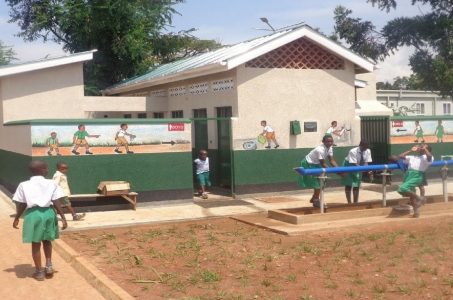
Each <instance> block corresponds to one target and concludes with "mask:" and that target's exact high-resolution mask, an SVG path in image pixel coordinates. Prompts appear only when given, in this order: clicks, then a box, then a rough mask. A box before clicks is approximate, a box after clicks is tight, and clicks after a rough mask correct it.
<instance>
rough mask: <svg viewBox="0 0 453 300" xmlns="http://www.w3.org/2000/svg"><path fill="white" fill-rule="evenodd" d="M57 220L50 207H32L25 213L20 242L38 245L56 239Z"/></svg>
mask: <svg viewBox="0 0 453 300" xmlns="http://www.w3.org/2000/svg"><path fill="white" fill-rule="evenodd" d="M58 236H59V234H58V219H57V215H56V214H55V211H54V210H53V208H52V207H38V206H35V207H32V208H29V209H27V210H26V211H25V216H24V229H23V232H22V241H23V242H24V243H39V242H41V241H53V240H55V239H57V238H58Z"/></svg>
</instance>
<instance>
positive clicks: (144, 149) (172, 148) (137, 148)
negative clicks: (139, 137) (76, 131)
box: [32, 144, 192, 156]
mask: <svg viewBox="0 0 453 300" xmlns="http://www.w3.org/2000/svg"><path fill="white" fill-rule="evenodd" d="M191 147H192V146H191V144H175V145H171V144H163V145H131V146H129V149H130V150H131V151H133V152H134V153H160V152H187V151H192V148H191ZM72 148H73V147H60V149H59V151H60V154H61V155H73V154H72V153H71V151H72ZM113 150H115V147H107V146H106V147H90V151H91V152H93V154H94V155H96V154H114V155H120V154H116V153H115V152H114V151H113ZM120 150H121V151H123V154H125V152H126V149H124V147H120ZM47 151H49V148H47V147H33V148H32V156H47ZM77 151H78V152H80V155H85V148H84V147H80V148H79V149H77ZM52 155H56V153H55V151H54V152H52Z"/></svg>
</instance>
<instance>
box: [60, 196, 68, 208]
mask: <svg viewBox="0 0 453 300" xmlns="http://www.w3.org/2000/svg"><path fill="white" fill-rule="evenodd" d="M58 201H60V205H61V207H68V206H71V201H69V197H68V196H64V197H62V198H59V199H58Z"/></svg>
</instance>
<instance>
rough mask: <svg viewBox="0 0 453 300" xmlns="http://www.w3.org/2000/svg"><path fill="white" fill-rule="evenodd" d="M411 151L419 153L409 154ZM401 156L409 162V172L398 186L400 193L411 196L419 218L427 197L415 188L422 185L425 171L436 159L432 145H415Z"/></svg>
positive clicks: (415, 214)
mask: <svg viewBox="0 0 453 300" xmlns="http://www.w3.org/2000/svg"><path fill="white" fill-rule="evenodd" d="M411 152H417V153H418V155H416V156H412V155H408V154H409V153H411ZM400 158H402V159H404V163H406V164H407V172H406V174H405V175H404V181H403V184H401V185H400V186H399V188H398V193H400V194H401V195H402V196H405V197H409V198H410V200H411V203H412V205H413V207H414V217H415V218H418V217H419V216H420V207H421V206H422V204H423V201H424V198H425V197H419V196H418V195H417V194H416V192H415V188H416V187H419V186H420V185H422V182H423V177H424V173H425V171H426V169H428V167H429V166H430V165H431V164H432V162H433V160H434V158H433V155H432V154H431V147H430V146H429V145H418V146H414V147H412V148H411V150H408V151H405V152H403V153H401V154H400Z"/></svg>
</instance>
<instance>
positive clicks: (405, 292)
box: [396, 285, 411, 295]
mask: <svg viewBox="0 0 453 300" xmlns="http://www.w3.org/2000/svg"><path fill="white" fill-rule="evenodd" d="M396 291H397V292H398V293H400V294H401V295H410V294H411V290H410V289H409V287H407V286H405V285H398V286H397V287H396Z"/></svg>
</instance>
